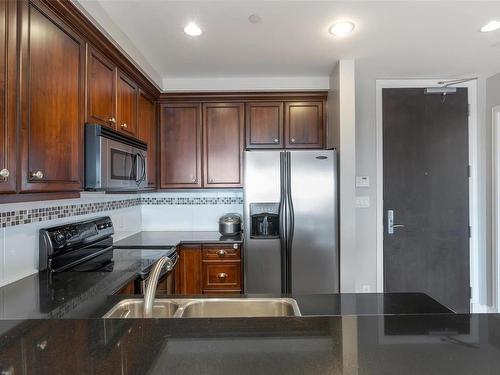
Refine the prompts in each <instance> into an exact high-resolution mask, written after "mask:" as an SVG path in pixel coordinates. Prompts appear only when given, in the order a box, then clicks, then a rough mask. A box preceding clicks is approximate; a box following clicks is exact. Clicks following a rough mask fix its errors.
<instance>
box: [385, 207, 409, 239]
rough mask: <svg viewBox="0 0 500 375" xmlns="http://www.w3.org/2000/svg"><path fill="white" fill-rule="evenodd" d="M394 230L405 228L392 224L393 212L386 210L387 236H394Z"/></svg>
mask: <svg viewBox="0 0 500 375" xmlns="http://www.w3.org/2000/svg"><path fill="white" fill-rule="evenodd" d="M394 228H405V226H404V224H394V210H387V234H394Z"/></svg>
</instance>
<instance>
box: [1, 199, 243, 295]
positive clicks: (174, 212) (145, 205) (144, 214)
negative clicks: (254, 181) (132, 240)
mask: <svg viewBox="0 0 500 375" xmlns="http://www.w3.org/2000/svg"><path fill="white" fill-rule="evenodd" d="M242 196H243V193H242V190H241V189H239V190H198V191H191V192H171V193H154V194H143V195H137V194H128V195H122V194H120V195H114V194H113V195H106V194H100V193H82V194H81V197H80V198H79V199H69V200H59V201H43V202H29V203H13V204H0V214H1V213H5V212H9V211H10V212H18V211H20V210H32V209H39V208H54V207H59V208H61V207H64V206H71V205H75V206H77V207H82V206H81V205H85V204H91V205H94V206H84V207H85V209H86V210H87V211H85V212H89V211H93V212H92V213H85V214H78V215H72V216H68V215H67V214H63V216H65V217H60V218H58V217H57V213H56V214H53V215H52V216H51V218H50V219H49V218H48V217H46V218H45V219H46V220H44V221H41V222H38V221H37V222H33V223H29V224H23V223H20V224H19V225H14V226H8V227H6V228H1V229H0V286H2V285H5V284H9V283H11V282H13V281H16V280H19V279H22V278H23V277H26V276H28V275H31V274H33V273H36V272H37V271H38V232H39V230H40V229H41V228H46V227H52V226H57V225H61V224H66V223H72V222H76V221H82V220H86V219H91V218H95V217H99V216H105V215H109V216H110V217H111V220H112V221H113V224H114V228H115V235H114V238H115V240H119V239H121V238H124V237H127V236H130V235H131V234H134V233H137V232H139V231H141V230H173V231H218V230H219V227H218V219H219V217H220V216H222V215H223V214H226V213H230V212H236V213H240V214H242V212H243V205H242ZM169 199H174V201H172V200H169ZM119 201H128V202H132V203H130V204H128V206H129V207H124V208H113V209H107V208H106V210H103V211H101V210H100V209H97V208H96V206H95V205H97V204H101V203H103V202H104V203H106V202H115V203H116V202H119ZM158 203H160V204H158ZM116 207H120V206H118V205H116Z"/></svg>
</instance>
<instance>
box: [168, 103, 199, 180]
mask: <svg viewBox="0 0 500 375" xmlns="http://www.w3.org/2000/svg"><path fill="white" fill-rule="evenodd" d="M201 130H202V129H201V104H199V103H182V104H165V105H162V107H161V115H160V185H161V187H162V188H165V189H168V188H197V187H201V135H202V134H201V133H202V131H201Z"/></svg>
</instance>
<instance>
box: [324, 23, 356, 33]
mask: <svg viewBox="0 0 500 375" xmlns="http://www.w3.org/2000/svg"><path fill="white" fill-rule="evenodd" d="M353 30H354V24H353V23H352V22H350V21H342V22H337V23H334V24H333V25H332V26H330V29H329V31H330V34H332V35H335V36H347V35H349V34H350V33H352V31H353Z"/></svg>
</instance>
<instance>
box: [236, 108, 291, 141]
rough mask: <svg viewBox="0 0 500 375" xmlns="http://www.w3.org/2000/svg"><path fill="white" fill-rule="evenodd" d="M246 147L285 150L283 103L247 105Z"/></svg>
mask: <svg viewBox="0 0 500 375" xmlns="http://www.w3.org/2000/svg"><path fill="white" fill-rule="evenodd" d="M245 111H246V147H247V148H283V103H282V102H267V103H262V102H255V103H247V104H246V110H245Z"/></svg>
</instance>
